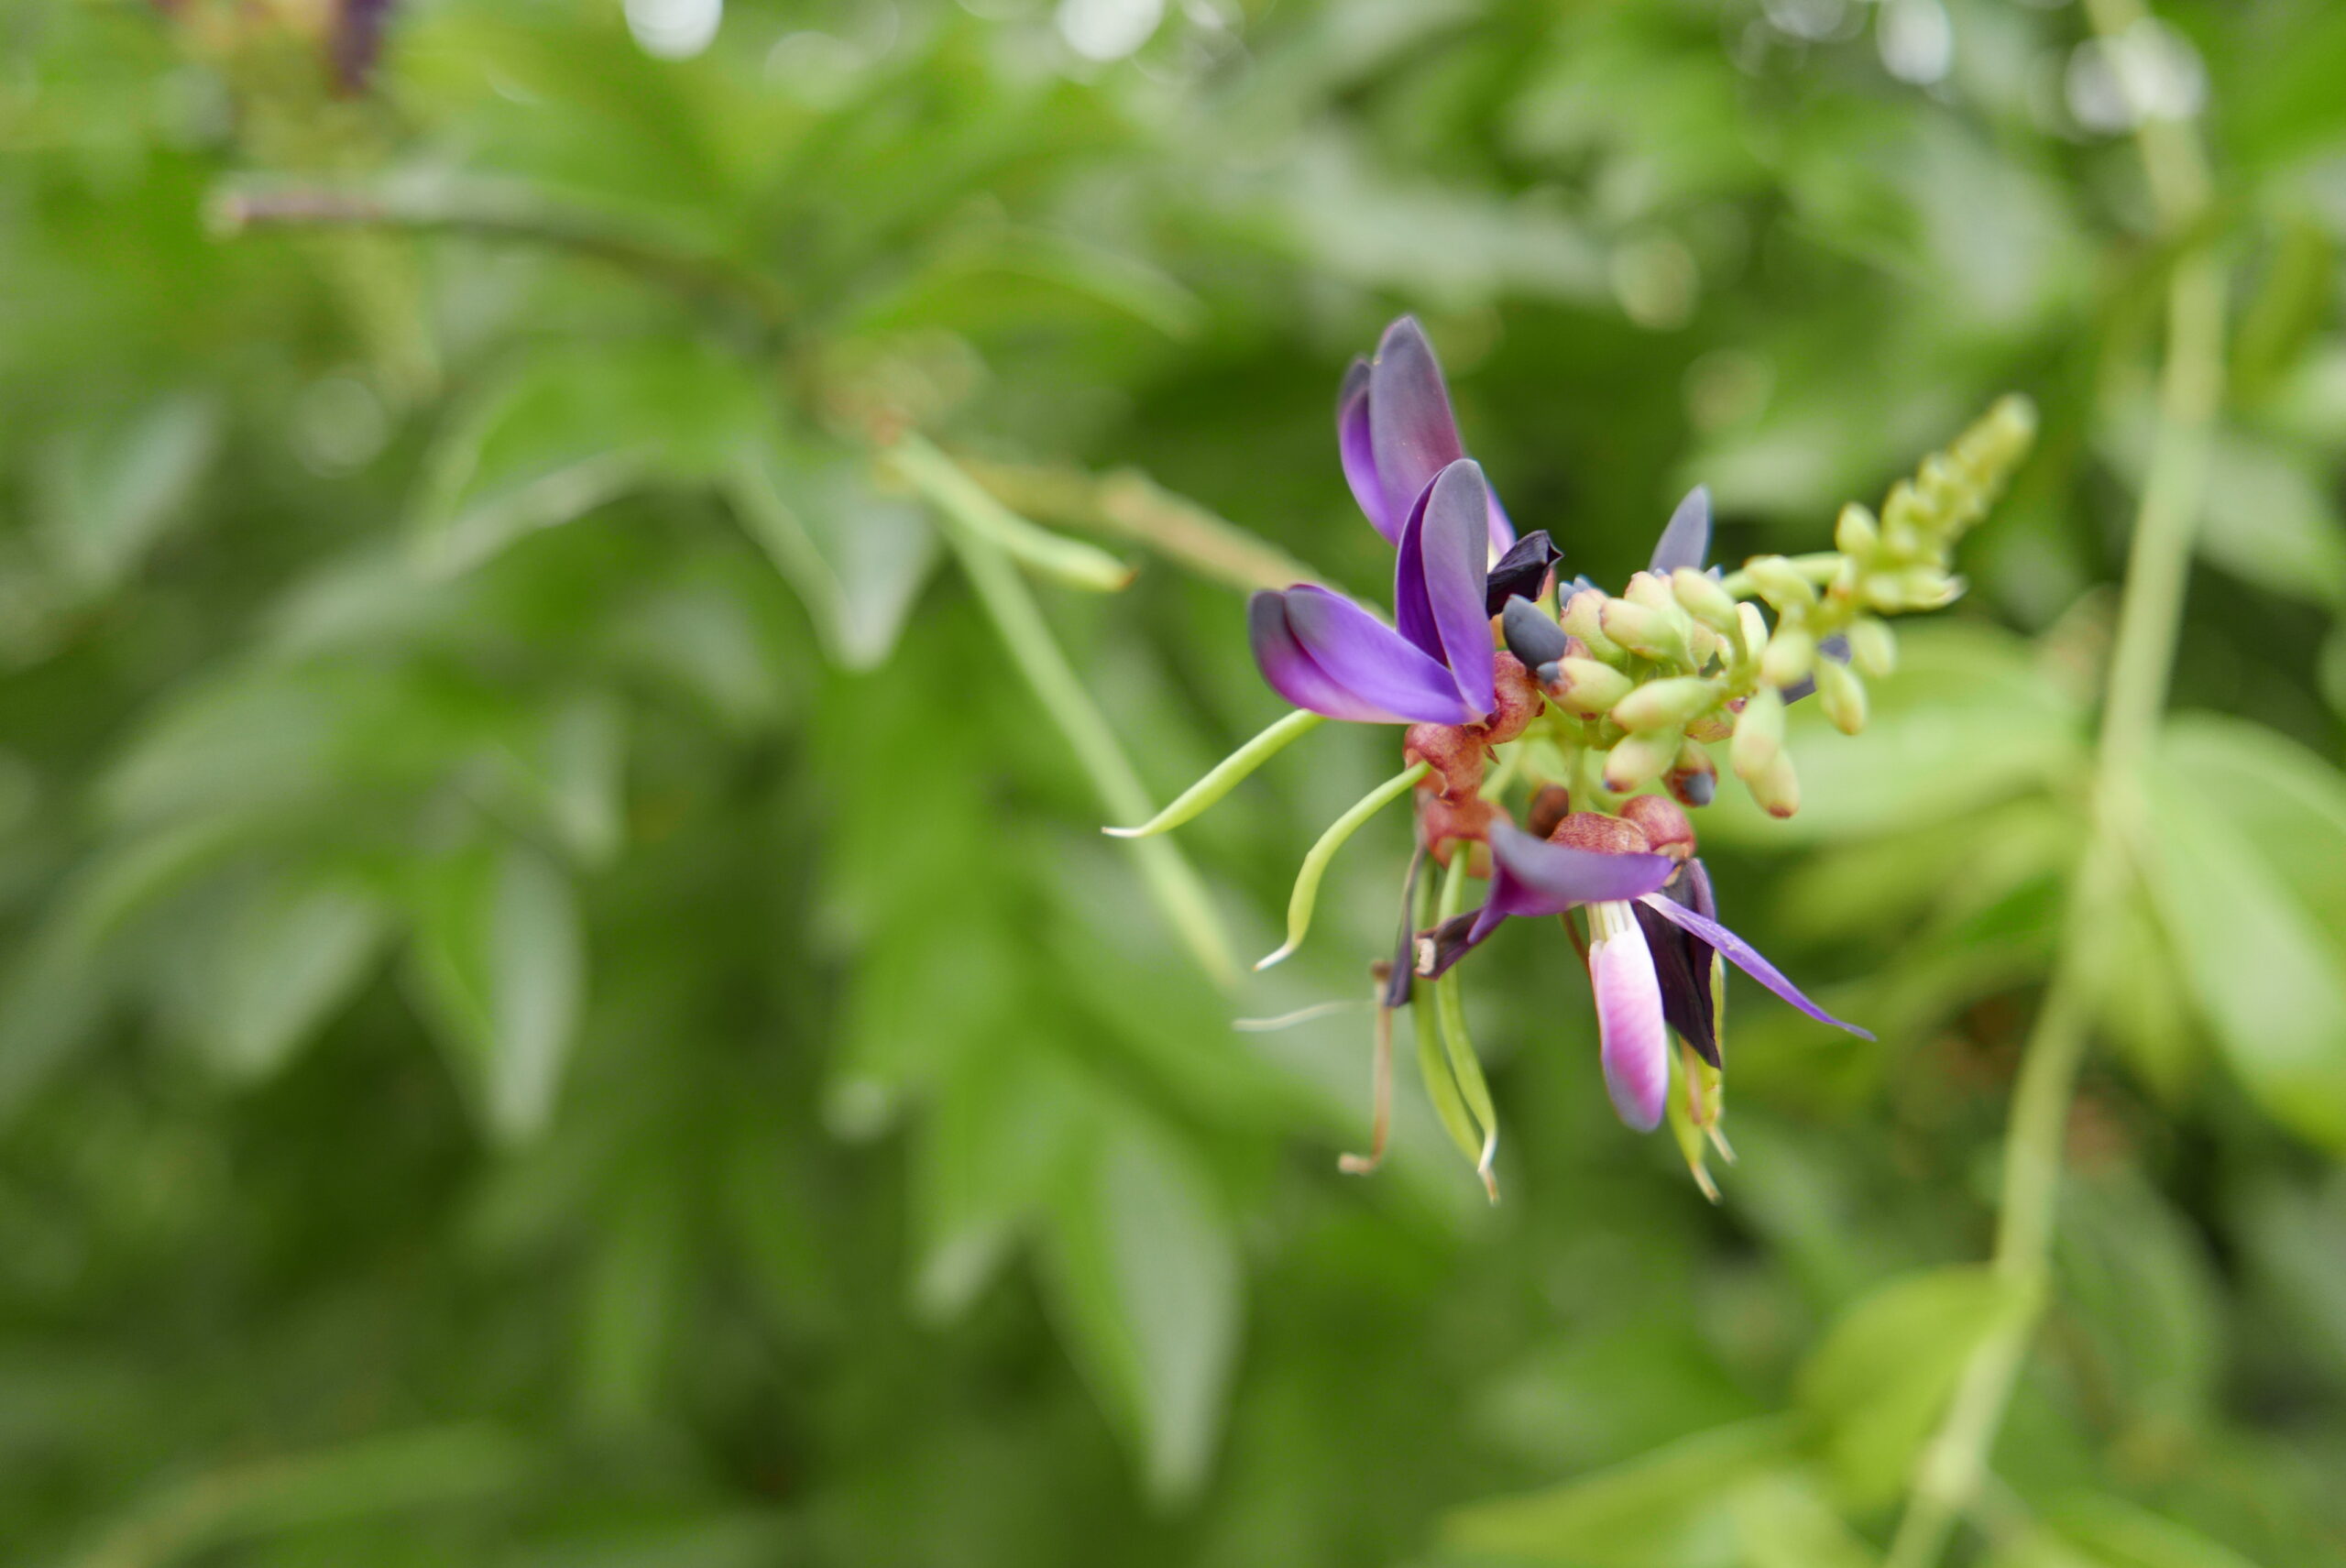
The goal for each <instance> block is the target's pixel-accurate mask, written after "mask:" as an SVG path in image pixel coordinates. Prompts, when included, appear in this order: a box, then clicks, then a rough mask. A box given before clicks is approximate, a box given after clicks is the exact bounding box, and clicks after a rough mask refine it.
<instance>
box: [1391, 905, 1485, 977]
mask: <svg viewBox="0 0 2346 1568" xmlns="http://www.w3.org/2000/svg"><path fill="white" fill-rule="evenodd" d="M1502 924H1504V922H1502V921H1501V920H1499V919H1497V918H1496V917H1494V918H1492V919H1491V920H1489V921H1487V922H1486V921H1485V919H1484V918H1483V912H1482V911H1481V910H1479V909H1470V910H1468V911H1467V912H1466V913H1465V914H1464V915H1453V916H1451V917H1450V918H1449V919H1447V920H1445V921H1443V922H1442V924H1441V925H1439V926H1436V927H1432V928H1431V929H1429V930H1424V931H1420V932H1417V933H1416V934H1415V935H1414V936H1413V937H1412V938H1411V939H1410V944H1409V952H1410V961H1411V963H1412V964H1413V965H1414V966H1415V967H1416V969H1417V971H1418V978H1419V979H1420V980H1440V979H1441V978H1442V976H1443V975H1445V974H1448V973H1449V972H1450V970H1451V968H1452V966H1453V965H1454V964H1456V963H1457V962H1458V960H1459V959H1463V958H1464V957H1465V956H1466V955H1467V954H1468V953H1471V952H1473V951H1474V949H1475V948H1478V947H1480V946H1482V944H1483V938H1485V937H1487V936H1489V935H1490V934H1491V933H1492V932H1493V931H1496V930H1497V929H1498V928H1499V927H1500V926H1501V925H1502Z"/></svg>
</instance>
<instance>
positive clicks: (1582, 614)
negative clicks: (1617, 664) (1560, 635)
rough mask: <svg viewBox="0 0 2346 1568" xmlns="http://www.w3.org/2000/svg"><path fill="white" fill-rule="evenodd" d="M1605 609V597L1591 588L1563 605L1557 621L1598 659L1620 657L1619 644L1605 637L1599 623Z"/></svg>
mask: <svg viewBox="0 0 2346 1568" xmlns="http://www.w3.org/2000/svg"><path fill="white" fill-rule="evenodd" d="M1604 609H1605V596H1604V595H1603V594H1601V593H1598V592H1597V591H1596V590H1595V589H1594V588H1591V589H1589V590H1587V591H1586V592H1584V593H1577V594H1574V595H1573V597H1572V598H1571V599H1570V600H1568V601H1567V602H1566V603H1565V605H1564V613H1563V614H1562V615H1561V616H1559V617H1557V620H1559V621H1561V622H1562V625H1563V628H1564V630H1566V631H1568V632H1570V633H1572V634H1573V636H1574V637H1577V638H1579V639H1580V640H1581V641H1583V642H1584V643H1585V644H1587V646H1588V651H1589V652H1590V653H1591V654H1593V655H1595V657H1597V658H1599V659H1618V658H1620V657H1621V647H1620V644H1619V643H1617V642H1615V641H1613V639H1611V638H1610V637H1607V636H1606V635H1605V628H1604V627H1603V625H1602V624H1601V623H1600V620H1601V617H1602V615H1603V612H1604Z"/></svg>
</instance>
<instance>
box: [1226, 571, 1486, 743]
mask: <svg viewBox="0 0 2346 1568" xmlns="http://www.w3.org/2000/svg"><path fill="white" fill-rule="evenodd" d="M1246 630H1247V635H1248V636H1249V638H1250V639H1251V640H1252V641H1253V643H1254V647H1255V663H1256V664H1257V665H1258V666H1260V667H1261V669H1262V672H1263V679H1264V680H1265V681H1266V682H1268V683H1269V684H1270V687H1271V689H1272V690H1273V691H1275V692H1277V693H1278V694H1279V695H1280V696H1283V697H1285V698H1287V700H1288V701H1289V702H1291V703H1293V704H1295V705H1296V707H1305V708H1310V710H1311V711H1312V712H1314V713H1322V714H1325V715H1327V716H1328V717H1329V718H1342V719H1349V720H1351V721H1352V722H1354V723H1356V724H1420V723H1424V724H1464V723H1468V722H1470V721H1471V720H1473V719H1474V718H1476V717H1478V716H1477V715H1475V714H1474V713H1471V712H1469V711H1468V709H1467V707H1466V705H1465V703H1464V701H1463V700H1462V699H1461V698H1460V697H1459V695H1458V685H1457V682H1456V681H1455V680H1453V678H1452V677H1451V674H1450V672H1449V671H1447V670H1445V669H1443V668H1442V666H1441V665H1440V664H1439V663H1435V662H1434V661H1433V660H1432V659H1431V658H1430V657H1428V656H1427V655H1426V654H1425V653H1423V652H1420V650H1418V649H1416V648H1413V647H1411V646H1410V645H1409V643H1408V642H1407V641H1404V640H1403V639H1402V637H1401V635H1400V634H1399V633H1398V632H1397V631H1395V630H1393V629H1392V628H1391V627H1389V626H1387V625H1386V624H1385V623H1384V622H1383V621H1381V620H1377V619H1376V617H1375V616H1373V615H1371V614H1369V612H1368V611H1366V610H1365V609H1362V608H1361V607H1360V606H1358V605H1356V604H1354V603H1353V601H1352V600H1350V599H1348V598H1344V597H1343V595H1341V594H1335V593H1331V592H1330V591H1328V590H1327V589H1326V588H1322V587H1314V586H1311V585H1309V584H1306V585H1303V586H1301V587H1292V588H1289V589H1288V590H1287V591H1286V592H1285V593H1273V592H1271V591H1270V590H1268V589H1266V590H1264V591H1263V592H1261V593H1258V594H1256V595H1255V597H1254V598H1252V599H1251V600H1249V601H1248V602H1247V606H1246Z"/></svg>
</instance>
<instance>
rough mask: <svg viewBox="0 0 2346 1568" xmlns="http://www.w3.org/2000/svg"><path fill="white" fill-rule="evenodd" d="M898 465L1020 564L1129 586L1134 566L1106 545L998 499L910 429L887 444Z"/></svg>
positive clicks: (1110, 587) (1069, 581)
mask: <svg viewBox="0 0 2346 1568" xmlns="http://www.w3.org/2000/svg"><path fill="white" fill-rule="evenodd" d="M888 456H889V460H890V461H891V462H893V464H894V465H895V466H896V471H897V472H898V473H900V474H902V475H903V476H904V477H905V478H906V479H908V480H910V481H911V482H912V485H913V488H915V489H917V490H919V491H920V492H921V493H922V494H923V495H925V496H926V497H927V498H928V499H930V500H932V501H934V502H935V503H936V504H937V505H938V506H939V507H942V508H945V509H946V510H949V511H951V512H952V513H953V515H954V516H955V517H957V518H959V519H960V520H961V522H962V523H963V525H964V526H966V527H969V528H972V529H975V530H976V531H978V532H981V533H983V534H984V535H986V536H987V538H989V539H990V540H992V542H993V543H995V544H996V545H998V546H1000V547H1001V548H1002V549H1003V550H1004V551H1006V552H1008V553H1009V554H1010V555H1011V556H1012V557H1013V558H1014V559H1015V560H1016V561H1017V562H1018V563H1019V564H1020V565H1023V566H1026V567H1029V568H1031V569H1032V570H1034V571H1036V572H1040V573H1041V574H1043V575H1044V576H1047V577H1053V578H1056V579H1058V581H1059V582H1062V583H1065V584H1066V585H1067V586H1068V587H1073V588H1085V589H1089V590H1090V591H1091V592H1093V593H1105V594H1113V593H1118V592H1121V591H1122V590H1123V589H1124V588H1126V587H1130V586H1131V584H1132V580H1133V569H1132V568H1131V567H1130V566H1127V565H1124V563H1123V562H1122V561H1119V560H1117V559H1116V558H1115V557H1114V556H1113V555H1111V554H1108V553H1107V552H1106V551H1104V550H1100V549H1096V548H1094V547H1093V546H1091V545H1089V544H1086V543H1083V542H1082V541H1081V540H1078V539H1068V538H1064V537H1062V536H1061V535H1059V534H1056V533H1053V532H1050V531H1049V530H1048V529H1045V528H1037V527H1036V526H1035V525H1034V524H1033V523H1031V522H1029V521H1026V520H1025V518H1023V517H1020V516H1019V515H1018V514H1017V513H1016V512H1014V511H1012V510H1010V509H1009V508H1008V507H1005V506H1003V504H1002V503H1001V502H1000V501H998V500H996V499H994V498H993V496H992V493H991V492H990V491H988V490H987V489H986V488H985V487H984V486H982V485H981V484H979V483H978V482H977V481H976V480H975V479H972V478H971V477H970V476H969V475H967V474H965V473H963V472H962V471H961V466H960V465H959V464H958V463H956V462H954V461H953V459H952V458H950V457H948V456H947V455H945V454H944V453H942V452H939V451H938V450H937V448H936V447H934V446H932V445H930V444H928V442H927V441H926V439H925V438H923V437H922V436H920V435H918V434H916V433H913V432H911V431H906V432H904V433H903V434H901V435H899V436H898V437H897V438H896V440H895V443H894V444H893V445H892V446H890V447H889V448H888Z"/></svg>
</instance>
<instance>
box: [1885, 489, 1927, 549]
mask: <svg viewBox="0 0 2346 1568" xmlns="http://www.w3.org/2000/svg"><path fill="white" fill-rule="evenodd" d="M1924 521H1925V520H1924V515H1923V502H1922V498H1921V497H1919V496H1917V495H1916V494H1915V493H1914V485H1913V481H1912V480H1910V479H1901V480H1899V481H1898V482H1897V483H1896V484H1894V485H1892V486H1891V487H1890V494H1888V495H1887V496H1885V497H1883V498H1882V502H1881V543H1882V547H1883V548H1884V549H1885V550H1887V551H1888V552H1889V553H1890V554H1891V556H1893V557H1894V558H1895V559H1897V560H1901V561H1911V560H1913V559H1914V558H1915V556H1916V555H1918V554H1920V553H1921V551H1922V542H1923V524H1924Z"/></svg>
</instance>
